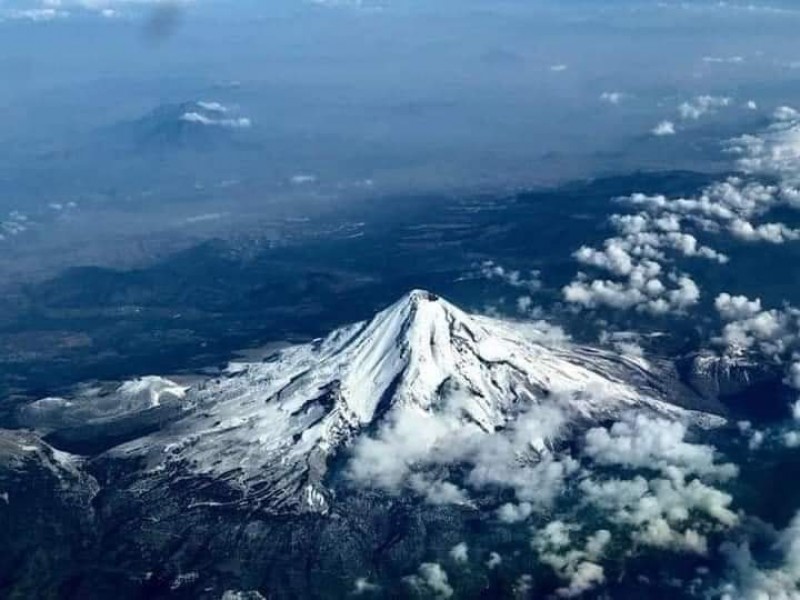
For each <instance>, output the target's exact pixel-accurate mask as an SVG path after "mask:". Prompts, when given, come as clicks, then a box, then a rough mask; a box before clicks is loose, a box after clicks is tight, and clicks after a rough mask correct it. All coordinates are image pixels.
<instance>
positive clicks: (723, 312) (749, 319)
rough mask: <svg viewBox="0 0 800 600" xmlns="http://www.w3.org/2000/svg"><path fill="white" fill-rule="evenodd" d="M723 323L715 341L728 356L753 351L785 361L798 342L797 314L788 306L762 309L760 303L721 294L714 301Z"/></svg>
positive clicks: (756, 300)
mask: <svg viewBox="0 0 800 600" xmlns="http://www.w3.org/2000/svg"><path fill="white" fill-rule="evenodd" d="M714 304H715V307H716V309H717V311H718V312H719V314H720V317H721V318H722V319H723V320H724V321H726V324H725V326H724V327H723V329H722V333H721V335H720V336H719V337H717V338H716V339H715V341H716V342H717V343H719V344H721V345H723V346H724V347H725V348H726V351H727V352H728V353H730V354H740V353H742V352H744V351H747V350H750V349H756V350H758V351H760V352H762V353H763V354H766V355H768V356H771V357H773V358H774V359H777V360H781V359H784V358H787V357H789V356H790V355H791V353H792V352H794V351H795V349H796V348H797V347H798V343H799V342H800V311H798V310H797V309H795V308H792V307H791V306H787V307H785V308H783V309H770V310H762V308H761V300H760V299H758V298H756V299H755V300H750V299H748V298H747V297H746V296H731V295H730V294H727V293H723V294H720V295H719V296H717V299H716V300H715V302H714Z"/></svg>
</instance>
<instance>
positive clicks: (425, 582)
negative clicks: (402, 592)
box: [405, 563, 453, 598]
mask: <svg viewBox="0 0 800 600" xmlns="http://www.w3.org/2000/svg"><path fill="white" fill-rule="evenodd" d="M405 581H406V583H407V584H408V585H410V586H411V587H413V588H416V589H417V590H419V591H420V592H427V593H429V594H431V595H433V596H434V597H436V598H450V597H452V595H453V588H452V587H451V586H450V582H449V581H448V579H447V572H445V570H444V569H443V568H442V566H441V565H440V564H438V563H422V564H421V565H420V566H419V570H418V571H417V573H416V574H415V575H409V576H408V577H406V578H405Z"/></svg>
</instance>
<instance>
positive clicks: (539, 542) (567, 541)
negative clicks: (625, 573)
mask: <svg viewBox="0 0 800 600" xmlns="http://www.w3.org/2000/svg"><path fill="white" fill-rule="evenodd" d="M579 530H580V527H579V526H578V525H575V524H570V523H565V522H563V521H559V520H555V521H551V522H550V523H548V524H547V525H546V526H545V527H544V528H542V529H539V530H537V531H535V532H534V536H533V539H532V540H531V547H532V548H533V549H534V551H535V552H536V553H537V555H538V557H539V560H540V561H541V562H542V563H544V564H546V565H548V566H549V567H551V568H552V569H553V571H555V573H556V574H557V575H558V576H559V577H560V578H561V579H563V580H565V581H566V582H567V585H566V586H564V587H562V588H559V589H558V590H557V592H556V593H557V595H559V596H561V597H567V598H571V597H574V596H579V595H581V594H583V593H585V592H587V591H589V590H591V589H593V588H595V587H597V586H598V585H601V584H602V583H604V582H605V572H604V570H603V567H601V566H600V565H599V564H597V562H596V561H597V560H598V559H599V558H600V557H601V556H602V554H603V552H604V550H605V547H606V545H607V544H608V542H609V541H610V539H611V534H610V533H609V532H608V531H606V530H600V531H597V532H596V533H594V534H592V535H591V536H589V537H588V538H587V539H586V542H585V545H584V547H583V549H577V548H573V547H572V537H573V535H575V534H576V532H578V531H579Z"/></svg>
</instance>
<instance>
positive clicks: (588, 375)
mask: <svg viewBox="0 0 800 600" xmlns="http://www.w3.org/2000/svg"><path fill="white" fill-rule="evenodd" d="M456 395H458V397H459V399H460V402H459V403H458V406H459V411H460V418H461V419H463V420H464V422H469V423H471V424H473V425H477V426H478V427H479V428H480V429H481V430H483V431H485V432H487V433H489V432H493V431H495V430H496V429H498V428H502V427H504V426H505V425H507V424H508V423H509V421H511V420H513V419H514V418H515V416H516V415H518V414H519V413H520V412H521V411H524V410H526V409H527V408H528V407H530V405H531V404H532V403H542V402H550V401H552V402H555V401H556V399H557V401H558V402H559V405H560V406H562V407H563V408H564V410H566V411H567V412H568V413H569V414H570V415H571V417H573V418H575V419H576V420H577V419H595V418H603V417H608V416H611V415H613V414H616V413H618V412H620V411H621V410H624V409H626V408H630V407H643V408H646V409H650V410H653V411H657V412H660V413H667V414H672V415H675V416H676V417H679V416H681V415H682V414H684V411H683V410H682V409H679V408H677V407H676V406H674V405H672V404H670V403H669V402H668V400H669V398H668V395H669V392H668V390H667V389H662V388H661V387H660V382H659V379H658V373H657V372H655V370H654V369H653V368H652V367H651V366H650V365H649V363H647V362H646V361H644V360H643V359H641V358H636V357H625V356H620V355H618V354H612V353H608V352H604V351H600V350H597V349H593V348H587V347H578V346H574V345H571V344H569V343H568V342H567V341H566V340H564V339H563V337H559V336H557V335H554V334H553V332H552V329H549V328H547V327H544V326H543V327H537V326H535V325H525V324H521V323H516V322H506V321H501V320H497V319H492V318H487V317H483V316H475V315H469V314H466V313H465V312H463V311H461V310H460V309H458V308H457V307H455V306H453V305H452V304H450V303H448V302H447V301H445V300H444V299H442V298H440V297H438V296H435V295H433V294H431V293H429V292H425V291H419V290H416V291H413V292H410V293H409V294H407V295H406V296H404V297H403V298H401V299H400V300H399V301H398V302H396V303H395V304H393V305H392V306H390V307H389V308H387V309H386V310H384V311H382V312H380V313H378V314H377V315H376V316H375V317H374V318H373V319H372V320H371V321H368V322H364V323H358V324H355V325H351V326H348V327H344V328H342V329H339V330H336V331H334V332H333V333H332V334H331V335H330V336H328V337H327V338H325V339H322V340H318V341H316V342H313V343H311V344H306V345H300V346H294V347H291V348H288V349H286V350H283V351H281V352H280V353H278V354H277V355H275V356H273V357H271V358H269V359H267V360H265V361H262V362H257V363H234V364H231V365H230V367H229V369H228V373H227V374H226V375H225V376H223V377H221V378H219V379H216V380H213V381H209V382H206V383H205V384H203V385H201V386H197V387H195V388H193V389H191V390H189V391H188V392H187V396H186V398H185V400H184V402H188V403H192V404H194V408H193V409H191V410H190V411H189V414H188V415H187V416H186V417H184V418H182V419H181V420H179V421H178V422H177V423H174V424H173V425H172V426H170V427H169V428H168V429H167V430H165V431H162V432H159V433H157V434H153V435H150V436H148V437H145V438H142V439H139V440H136V441H135V442H131V443H128V444H125V445H123V446H120V447H119V448H117V449H115V450H113V451H112V453H111V455H110V456H111V457H112V458H122V457H131V458H136V457H145V458H146V463H145V464H146V467H145V468H146V469H147V470H148V471H149V473H150V474H151V475H152V476H154V477H161V476H164V474H171V473H176V472H181V473H184V474H190V475H193V476H197V477H201V478H202V477H209V478H213V479H215V480H224V481H225V482H226V483H227V484H229V485H230V486H232V487H233V488H235V489H237V490H240V491H241V494H242V497H243V498H244V499H245V500H246V502H248V503H253V504H255V505H256V506H259V507H260V508H262V509H264V510H269V511H273V512H294V511H298V510H311V511H325V510H326V509H327V507H328V502H329V498H328V491H327V489H326V487H325V485H324V482H323V478H324V476H325V474H326V470H327V467H328V459H329V458H331V457H332V456H333V454H334V453H335V452H336V451H337V450H339V449H341V448H343V447H344V446H346V445H347V444H349V443H350V442H352V441H353V440H354V438H355V437H356V436H358V435H359V434H361V433H364V432H369V431H374V430H375V429H376V428H377V427H379V426H380V424H381V423H383V422H385V421H386V420H388V419H391V418H392V415H393V414H394V413H396V411H398V410H400V409H408V408H409V407H411V408H413V409H415V410H419V411H433V412H435V411H439V410H442V409H443V407H444V406H445V405H446V404H448V403H449V400H451V399H452V398H453V397H455V396H456Z"/></svg>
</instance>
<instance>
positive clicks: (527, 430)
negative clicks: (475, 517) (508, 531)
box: [348, 403, 578, 505]
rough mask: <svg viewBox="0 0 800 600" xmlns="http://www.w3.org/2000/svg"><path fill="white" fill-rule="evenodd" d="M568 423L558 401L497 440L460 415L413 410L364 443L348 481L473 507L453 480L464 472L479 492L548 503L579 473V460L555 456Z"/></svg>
mask: <svg viewBox="0 0 800 600" xmlns="http://www.w3.org/2000/svg"><path fill="white" fill-rule="evenodd" d="M565 423H566V420H565V415H564V414H563V413H562V411H561V410H560V409H559V408H558V407H557V404H555V403H554V405H553V406H540V405H535V406H532V407H530V409H529V410H528V411H527V412H525V413H523V414H521V415H520V416H518V417H517V419H516V420H515V421H514V422H513V423H510V424H509V427H508V428H507V429H505V430H503V431H499V432H496V433H491V434H487V433H486V432H484V431H483V430H482V429H480V428H479V427H478V426H476V425H474V424H471V423H464V422H463V421H462V420H461V419H460V418H459V414H458V411H457V410H455V409H454V410H448V409H446V410H445V411H444V412H442V413H437V414H433V413H429V412H426V411H423V410H421V409H418V408H415V407H408V408H407V409H404V410H401V411H398V412H397V413H396V415H395V417H394V418H393V420H392V421H391V422H390V423H387V424H386V425H384V426H383V427H382V428H381V429H380V431H379V432H378V433H377V434H376V435H374V436H371V437H370V436H366V437H362V438H359V440H358V441H357V442H356V444H355V445H354V448H353V453H352V458H351V460H350V462H349V466H348V475H349V477H350V479H351V480H352V481H353V482H354V483H357V484H358V485H365V486H369V487H374V488H378V489H382V490H384V491H386V492H388V493H392V494H400V493H401V492H402V491H403V490H411V491H414V492H416V493H418V494H420V495H422V496H423V497H425V498H426V499H427V501H428V502H431V503H466V502H468V496H467V494H466V492H465V491H464V490H462V489H461V488H459V487H458V486H456V485H455V484H453V483H452V482H450V481H447V474H446V471H447V469H448V468H449V467H454V466H463V467H466V472H465V476H464V482H463V485H465V486H468V488H470V489H472V490H475V491H480V490H490V489H510V490H512V491H513V492H514V493H515V495H516V497H517V499H518V501H520V502H527V503H530V504H531V505H547V504H549V503H550V502H552V500H553V499H554V498H555V496H556V495H557V494H558V493H559V491H560V490H561V489H562V487H563V485H564V482H565V480H566V479H567V478H568V477H569V476H570V475H571V474H572V473H574V472H575V471H576V470H577V468H578V464H577V462H576V461H575V460H574V459H572V458H570V457H569V456H557V455H555V454H554V453H553V452H551V451H550V450H549V444H550V442H551V441H552V440H556V439H557V438H558V437H559V435H560V433H561V431H562V429H563V427H564V426H565ZM442 470H444V473H443V472H442Z"/></svg>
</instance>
